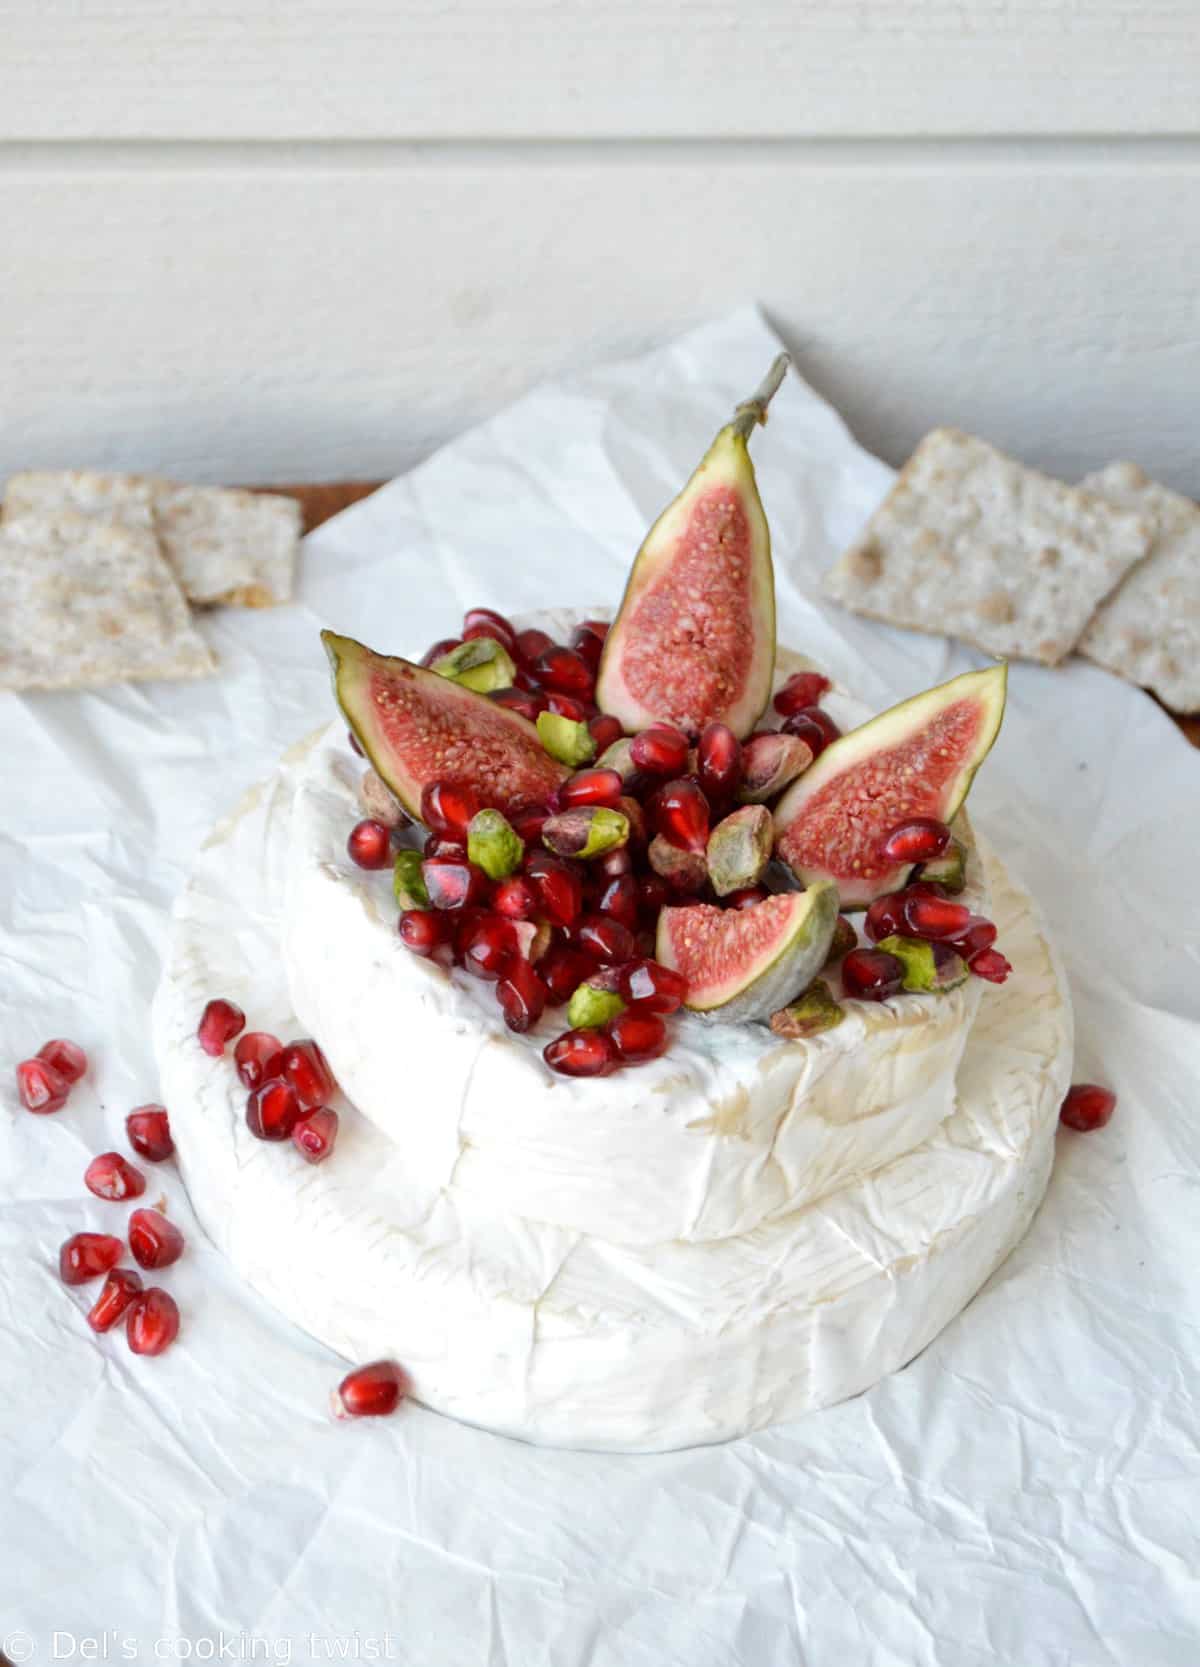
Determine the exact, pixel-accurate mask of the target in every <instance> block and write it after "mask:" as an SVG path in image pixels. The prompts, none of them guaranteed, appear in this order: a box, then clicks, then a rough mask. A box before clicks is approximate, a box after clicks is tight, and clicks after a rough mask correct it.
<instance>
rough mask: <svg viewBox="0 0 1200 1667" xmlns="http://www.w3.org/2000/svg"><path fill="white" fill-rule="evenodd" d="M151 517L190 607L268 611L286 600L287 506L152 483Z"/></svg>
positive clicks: (296, 518) (295, 509)
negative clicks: (223, 606) (154, 486)
mask: <svg viewBox="0 0 1200 1667" xmlns="http://www.w3.org/2000/svg"><path fill="white" fill-rule="evenodd" d="M154 513H155V519H156V524H157V526H158V535H159V537H160V538H161V539H162V541H163V549H164V550H165V551H166V554H167V560H168V561H169V562H170V563H171V565H172V567H173V568H174V569H175V571H176V573H177V574H178V575H179V582H180V584H182V586H183V588H184V590H185V591H186V592H187V594H188V596H189V597H190V599H191V600H192V601H193V602H195V603H198V604H202V605H206V606H207V605H212V604H215V603H218V602H223V603H225V604H227V605H229V606H235V607H242V608H270V607H273V606H274V605H275V603H277V602H286V601H287V599H288V597H289V596H290V595H291V594H292V578H293V574H294V572H295V566H296V548H297V545H298V542H299V539H300V505H299V504H298V503H297V502H296V500H295V498H285V497H281V496H279V495H278V494H274V493H266V492H243V491H239V490H236V489H233V488H230V487H224V486H176V485H173V484H172V483H171V482H169V481H160V482H159V484H158V489H157V491H156V492H155V495H154Z"/></svg>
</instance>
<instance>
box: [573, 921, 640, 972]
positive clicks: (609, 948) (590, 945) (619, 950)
mask: <svg viewBox="0 0 1200 1667" xmlns="http://www.w3.org/2000/svg"><path fill="white" fill-rule="evenodd" d="M575 942H576V944H577V945H578V946H579V948H580V949H582V950H583V951H584V952H585V953H586V954H588V955H591V956H592V957H593V958H594V959H595V960H597V961H600V962H601V963H602V964H604V965H607V966H616V965H617V964H618V963H619V962H621V961H631V960H632V959H633V957H634V956H635V955H636V954H637V944H636V943H635V942H634V940H633V933H632V932H631V931H630V930H629V928H628V927H627V926H622V924H621V922H620V921H619V920H614V919H613V918H612V917H611V916H610V915H584V917H583V919H582V920H581V921H580V922H579V925H578V927H577V928H576V931H575Z"/></svg>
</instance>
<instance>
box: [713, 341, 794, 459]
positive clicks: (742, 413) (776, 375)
mask: <svg viewBox="0 0 1200 1667" xmlns="http://www.w3.org/2000/svg"><path fill="white" fill-rule="evenodd" d="M791 362H792V356H791V354H790V353H780V354H778V355H777V356H776V358H775V360H774V361H773V363H772V365H771V368H770V370H769V371H768V372H767V374H766V375H765V376H764V377H763V379H762V381H761V382H760V383H759V385H758V387H757V388H756V389H755V390H754V392H753V393H752V394H751V395H750V398H749V399H744V400H743V401H742V402H741V404H740V405H739V406H738V407H737V409H736V410H735V411H734V414H733V421H732V422H731V423H730V425H729V426H730V428H731V429H732V430H733V432H734V433H735V434H740V435H741V437H742V439H743V440H748V439H749V438H750V436H751V435H752V434H753V433H754V430H755V429H756V428H757V427H758V425H759V423H765V422H766V420H767V406H768V405H770V403H771V401H772V400H773V399H774V398H775V395H776V393H777V392H778V391H779V384H780V383H781V382H782V381H783V379H784V377H785V376H786V375H787V368H788V366H789V365H790V364H791Z"/></svg>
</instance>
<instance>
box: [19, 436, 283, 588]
mask: <svg viewBox="0 0 1200 1667" xmlns="http://www.w3.org/2000/svg"><path fill="white" fill-rule="evenodd" d="M59 509H69V510H75V511H76V512H77V513H79V514H81V515H92V516H97V517H100V518H105V519H108V520H112V521H117V522H119V523H120V524H121V525H122V526H134V527H152V528H154V529H155V531H157V533H158V536H159V538H160V539H161V540H162V546H163V551H164V553H165V555H166V557H167V560H168V561H169V562H170V563H171V566H172V567H173V568H174V569H175V572H176V574H177V576H178V578H179V582H180V584H181V585H182V586H183V589H184V593H185V594H186V596H187V598H188V600H189V601H190V602H193V603H195V604H196V605H197V606H198V607H212V606H215V605H216V604H218V603H223V604H225V605H226V606H230V607H243V608H269V607H273V606H274V604H275V603H277V602H286V601H287V600H288V598H289V597H290V596H291V594H292V578H293V574H294V572H295V566H296V548H297V544H298V542H299V538H300V530H301V528H300V505H299V504H298V503H297V502H296V500H295V499H294V498H287V497H284V496H282V495H281V494H278V493H267V492H244V491H241V490H239V489H237V488H234V487H225V486H185V485H182V484H178V483H176V482H174V481H169V480H159V479H157V478H155V477H154V476H153V475H119V474H105V473H102V472H101V471H99V470H94V469H27V470H25V471H24V472H23V473H21V474H16V475H13V476H11V478H10V479H9V482H8V485H7V487H6V489H5V494H4V519H5V520H9V519H11V518H12V517H13V516H16V515H23V514H27V513H28V512H29V511H30V510H39V511H45V512H52V511H54V510H59Z"/></svg>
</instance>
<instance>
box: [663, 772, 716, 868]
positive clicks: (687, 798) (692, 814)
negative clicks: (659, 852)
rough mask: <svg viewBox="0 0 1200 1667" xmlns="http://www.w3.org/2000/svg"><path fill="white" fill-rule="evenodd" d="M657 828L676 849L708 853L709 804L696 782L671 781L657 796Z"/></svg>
mask: <svg viewBox="0 0 1200 1667" xmlns="http://www.w3.org/2000/svg"><path fill="white" fill-rule="evenodd" d="M653 816H654V825H655V827H656V828H657V830H658V832H659V833H660V834H661V835H662V836H663V838H664V839H665V840H667V841H668V842H669V843H670V844H672V845H678V846H679V847H680V848H681V849H682V850H684V851H697V852H701V851H704V850H705V849H706V847H707V845H708V821H709V817H708V800H707V799H706V798H705V797H704V794H703V792H702V791H701V789H700V788H699V787H697V786H696V784H695V782H694V781H669V782H668V783H667V785H666V786H665V787H663V788H660V789H659V791H658V792H657V793H656V794H655V795H654V806H653Z"/></svg>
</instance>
